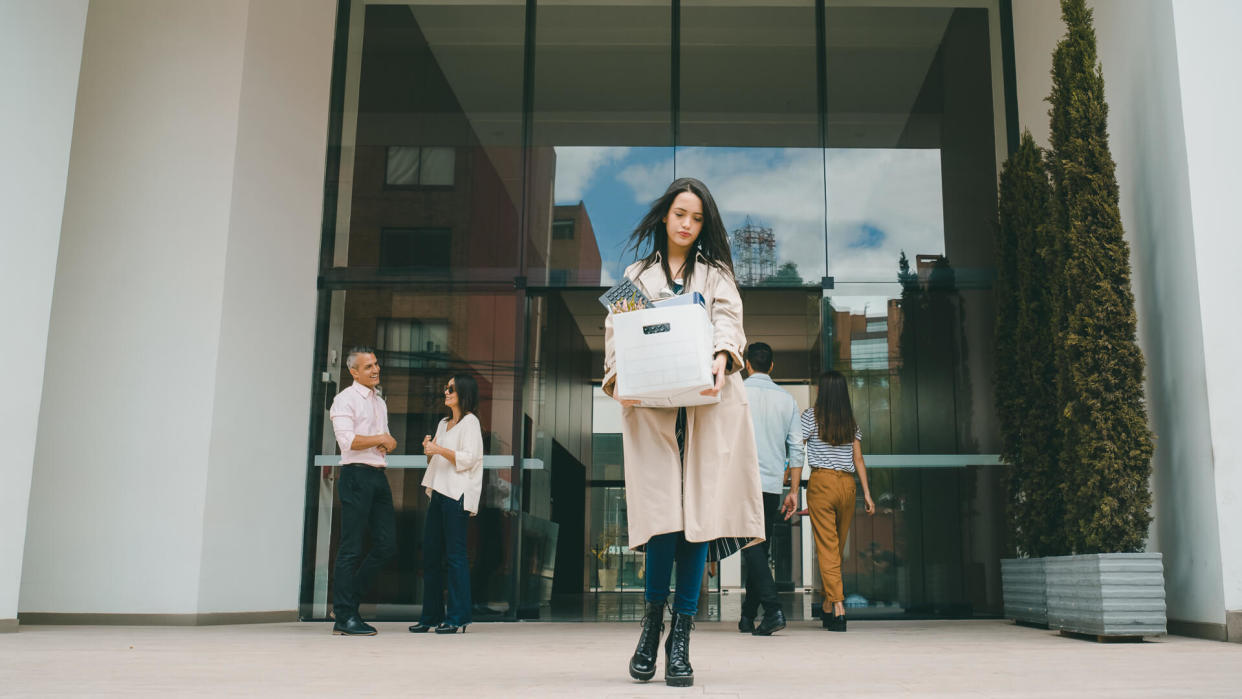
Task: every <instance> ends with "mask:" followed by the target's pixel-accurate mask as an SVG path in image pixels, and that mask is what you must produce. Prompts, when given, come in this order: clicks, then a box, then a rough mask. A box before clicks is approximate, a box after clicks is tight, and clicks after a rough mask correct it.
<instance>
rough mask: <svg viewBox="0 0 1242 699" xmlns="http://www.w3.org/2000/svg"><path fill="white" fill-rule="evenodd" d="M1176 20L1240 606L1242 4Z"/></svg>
mask: <svg viewBox="0 0 1242 699" xmlns="http://www.w3.org/2000/svg"><path fill="white" fill-rule="evenodd" d="M1173 24H1174V26H1175V28H1176V32H1177V54H1178V65H1179V69H1180V71H1179V72H1180V76H1181V87H1182V95H1181V97H1182V107H1183V109H1184V114H1185V124H1186V151H1187V159H1188V161H1189V165H1190V167H1189V172H1190V201H1191V210H1192V214H1193V219H1194V231H1195V237H1194V241H1195V260H1196V262H1197V268H1198V280H1199V308H1200V316H1201V317H1202V318H1203V336H1204V351H1205V362H1206V365H1207V394H1208V404H1209V405H1210V406H1211V431H1212V439H1211V450H1212V454H1213V457H1214V460H1215V469H1214V473H1213V474H1212V475H1213V476H1214V480H1215V485H1216V488H1215V490H1216V503H1215V504H1216V513H1217V516H1218V517H1219V518H1220V533H1221V543H1222V545H1221V567H1222V569H1223V574H1224V596H1225V608H1226V609H1229V610H1242V544H1239V538H1242V430H1239V429H1238V425H1239V423H1240V422H1242V365H1240V364H1239V363H1238V362H1237V350H1238V347H1242V329H1240V328H1242V326H1240V324H1239V321H1238V317H1237V316H1238V309H1237V304H1236V303H1233V300H1235V299H1236V298H1237V294H1238V290H1237V282H1236V277H1237V265H1238V260H1242V236H1240V235H1239V230H1238V209H1237V202H1238V193H1239V191H1242V175H1239V173H1238V163H1239V162H1242V133H1239V124H1242V80H1239V78H1238V69H1239V67H1242V42H1239V41H1238V37H1237V31H1238V28H1239V27H1242V4H1239V3H1237V2H1235V1H1234V0H1194V2H1187V1H1186V0H1174V2H1173ZM1205 496H1206V494H1205ZM1231 640H1232V639H1231Z"/></svg>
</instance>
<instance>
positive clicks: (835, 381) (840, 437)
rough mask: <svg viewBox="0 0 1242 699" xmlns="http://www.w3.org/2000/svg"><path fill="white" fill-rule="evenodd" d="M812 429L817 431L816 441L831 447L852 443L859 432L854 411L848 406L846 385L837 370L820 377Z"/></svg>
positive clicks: (847, 386)
mask: <svg viewBox="0 0 1242 699" xmlns="http://www.w3.org/2000/svg"><path fill="white" fill-rule="evenodd" d="M815 427H816V428H818V429H819V441H821V442H823V443H824V444H831V445H833V446H843V445H845V444H852V443H853V442H854V436H855V435H856V434H857V433H858V423H857V422H855V421H854V409H853V408H851V407H850V390H849V384H848V383H846V380H845V375H844V374H842V373H841V372H839V371H825V372H824V373H823V374H821V375H820V377H819V394H818V395H816V396H815Z"/></svg>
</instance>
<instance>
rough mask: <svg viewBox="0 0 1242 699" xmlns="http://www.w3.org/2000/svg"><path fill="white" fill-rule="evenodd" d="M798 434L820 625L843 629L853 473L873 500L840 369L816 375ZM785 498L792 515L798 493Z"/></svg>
mask: <svg viewBox="0 0 1242 699" xmlns="http://www.w3.org/2000/svg"><path fill="white" fill-rule="evenodd" d="M802 439H803V441H804V442H806V453H807V463H808V464H809V465H810V467H811V476H810V478H809V480H808V483H807V488H806V503H807V509H808V510H809V511H810V515H811V528H812V530H813V531H814V533H815V551H816V553H817V554H818V556H819V574H820V577H821V578H822V579H823V583H824V614H823V622H824V628H825V629H828V630H829V631H844V630H845V590H844V588H843V586H842V584H841V560H842V559H843V558H844V557H845V541H846V539H847V538H848V536H849V533H850V522H851V521H853V519H854V507H855V504H854V494H855V488H854V474H855V473H857V474H858V480H859V481H860V482H861V483H862V491H863V503H864V508H865V509H866V512H867V514H869V515H870V514H874V513H875V503H874V502H872V501H871V488H870V487H869V486H868V485H867V467H866V465H865V464H864V463H863V457H862V430H860V429H858V423H857V421H855V420H854V411H853V409H851V408H850V394H849V388H848V385H847V384H846V381H845V376H844V375H843V374H841V372H839V371H829V372H826V373H825V374H823V375H822V376H820V377H819V394H818V395H817V396H816V397H815V405H814V406H812V407H810V408H808V409H806V410H805V411H803V413H802ZM800 471H801V469H800V468H797V469H794V472H793V473H792V474H791V475H792V478H793V479H794V481H793V482H795V483H796V482H798V481H797V479H798V478H800V477H801V475H802V474H801V473H800ZM790 498H793V502H790ZM784 504H785V507H784V509H785V510H786V511H788V512H789V514H790V515H792V514H793V511H794V510H795V509H797V504H798V503H797V495H796V494H790V496H789V497H787V498H786V501H785V503H784ZM829 605H831V606H829Z"/></svg>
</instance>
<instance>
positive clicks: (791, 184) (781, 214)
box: [677, 148, 824, 281]
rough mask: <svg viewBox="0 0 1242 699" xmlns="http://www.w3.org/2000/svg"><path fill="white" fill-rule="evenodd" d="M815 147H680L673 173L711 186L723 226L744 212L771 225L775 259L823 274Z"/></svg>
mask: <svg viewBox="0 0 1242 699" xmlns="http://www.w3.org/2000/svg"><path fill="white" fill-rule="evenodd" d="M823 163H824V160H823V154H822V151H820V150H819V149H818V148H683V149H679V150H678V151H677V175H678V176H679V177H683V176H688V177H697V178H698V179H700V180H702V181H703V182H704V184H706V185H707V186H708V187H709V188H710V189H711V191H712V196H713V197H715V199H716V205H717V206H718V207H719V208H720V215H721V217H722V218H724V223H725V227H726V228H728V229H729V230H730V231H732V230H733V229H734V228H737V227H739V226H741V225H742V222H743V221H744V220H745V218H746V217H747V216H751V217H752V220H754V221H755V222H756V223H760V224H761V225H765V226H771V227H772V232H773V233H774V234H775V236H776V246H777V249H776V257H777V259H776V263H777V266H780V265H782V264H784V263H786V262H793V263H795V264H796V265H797V266H798V273H799V274H800V275H801V276H802V278H803V279H804V280H807V281H818V280H819V278H820V277H821V276H823V274H824V175H823V167H824V165H823Z"/></svg>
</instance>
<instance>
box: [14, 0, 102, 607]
mask: <svg viewBox="0 0 1242 699" xmlns="http://www.w3.org/2000/svg"><path fill="white" fill-rule="evenodd" d="M86 5H87V0H56V1H48V2H37V3H36V2H28V1H26V0H0V94H3V95H4V99H5V102H6V107H5V108H4V109H0V153H4V160H5V163H6V164H5V166H4V167H3V168H0V211H4V212H5V214H4V217H5V221H4V224H3V228H2V229H0V318H3V319H4V336H5V341H4V342H0V366H5V367H8V368H9V372H8V373H9V380H8V382H7V383H8V386H7V391H6V393H7V395H8V397H7V399H6V400H4V401H3V402H0V444H3V445H5V452H6V453H5V458H4V459H3V460H0V483H3V486H0V631H14V630H16V629H17V600H18V590H19V587H20V584H21V575H22V551H23V548H24V545H25V542H26V513H27V506H28V504H29V498H30V477H31V469H32V468H33V465H34V455H35V435H36V431H37V429H38V419H39V404H40V403H41V402H42V397H43V367H44V359H45V356H46V352H47V331H48V322H49V319H50V317H51V311H52V285H53V281H54V279H55V274H56V252H57V249H58V247H59V243H60V225H61V213H62V212H63V210H64V205H65V177H66V176H67V174H68V171H69V145H70V140H71V138H72V136H73V110H74V103H75V102H76V101H77V94H78V69H79V67H80V66H81V64H82V35H83V31H84V29H85V27H86Z"/></svg>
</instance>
